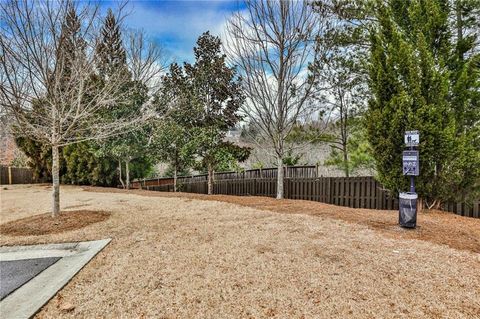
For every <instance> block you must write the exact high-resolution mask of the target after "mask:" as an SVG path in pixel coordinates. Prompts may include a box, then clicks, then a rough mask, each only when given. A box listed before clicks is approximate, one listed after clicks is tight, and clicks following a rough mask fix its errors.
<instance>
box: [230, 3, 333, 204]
mask: <svg viewBox="0 0 480 319" xmlns="http://www.w3.org/2000/svg"><path fill="white" fill-rule="evenodd" d="M245 4H246V10H245V12H243V11H242V12H239V13H237V14H235V15H234V16H233V17H232V18H231V19H230V20H229V23H228V26H227V28H228V31H229V35H230V38H229V41H228V43H227V44H226V48H227V53H228V54H229V56H230V58H231V59H232V62H233V64H235V65H236V66H237V70H238V71H239V73H240V74H241V75H242V80H243V82H242V84H243V89H244V92H245V95H246V97H247V103H245V104H244V106H243V110H244V112H245V114H247V115H248V118H249V120H250V123H251V125H253V126H255V127H256V128H258V129H259V131H260V133H261V134H259V135H260V137H261V138H263V139H265V140H266V141H268V142H269V144H270V146H271V147H272V148H273V149H274V151H275V154H274V156H275V157H276V159H277V167H278V178H277V198H283V179H284V178H283V177H284V176H283V160H284V157H285V156H286V153H287V151H288V147H286V145H285V144H286V139H287V136H288V135H289V134H290V132H291V130H292V128H293V127H294V126H295V125H296V123H297V122H298V121H299V120H300V119H302V118H304V117H307V116H308V115H309V113H312V111H313V109H312V108H310V107H309V101H310V100H311V98H312V96H313V94H314V89H313V88H314V86H313V84H314V81H313V79H314V78H315V76H316V74H315V73H314V72H312V73H311V74H310V76H307V73H308V64H309V63H310V62H311V61H314V60H321V59H320V56H321V55H324V54H325V52H326V51H327V50H326V49H327V46H326V44H324V43H319V42H317V43H316V42H315V40H316V39H317V38H318V37H319V35H321V34H322V32H324V31H325V28H327V27H328V21H327V19H322V18H323V16H322V11H321V10H317V12H314V10H313V8H312V6H311V5H310V4H309V3H308V1H249V0H247V1H245Z"/></svg>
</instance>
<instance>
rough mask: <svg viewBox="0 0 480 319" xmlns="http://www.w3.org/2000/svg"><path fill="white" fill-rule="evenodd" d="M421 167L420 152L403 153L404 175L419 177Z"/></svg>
mask: <svg viewBox="0 0 480 319" xmlns="http://www.w3.org/2000/svg"><path fill="white" fill-rule="evenodd" d="M419 166H420V165H419V160H418V151H403V175H409V176H418V175H419V172H420V169H419V168H420V167H419Z"/></svg>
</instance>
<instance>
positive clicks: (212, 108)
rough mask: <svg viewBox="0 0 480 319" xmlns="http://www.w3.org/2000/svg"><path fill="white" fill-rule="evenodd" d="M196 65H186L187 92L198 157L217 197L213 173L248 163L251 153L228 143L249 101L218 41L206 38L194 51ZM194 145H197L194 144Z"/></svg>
mask: <svg viewBox="0 0 480 319" xmlns="http://www.w3.org/2000/svg"><path fill="white" fill-rule="evenodd" d="M194 53H195V63H194V64H193V65H192V64H189V63H185V66H184V69H185V76H186V80H187V88H188V90H190V92H192V93H191V97H192V99H191V100H190V102H189V103H190V104H189V105H190V106H191V107H192V106H193V108H194V110H195V113H196V116H195V117H194V126H195V128H196V132H197V133H196V134H195V136H196V140H195V142H194V143H195V145H196V154H197V155H198V156H199V157H200V158H201V159H202V161H201V164H202V166H203V167H205V168H206V170H207V172H208V193H209V194H212V193H213V173H214V170H216V169H218V168H219V167H220V164H222V163H225V161H227V162H229V161H230V160H234V159H237V160H240V161H243V160H245V159H246V158H247V157H248V155H249V149H247V148H241V147H238V146H235V145H234V144H232V143H227V142H224V138H225V134H226V132H227V131H228V129H230V128H232V127H234V126H235V124H236V123H238V121H240V119H241V117H240V115H239V113H238V110H239V108H240V107H241V105H242V104H243V102H244V100H245V98H244V95H243V92H242V90H241V87H240V81H241V80H240V79H239V78H238V77H237V75H236V72H235V69H234V68H231V67H228V66H227V65H226V63H225V58H226V56H225V54H223V53H222V51H221V42H220V39H219V38H218V37H215V36H212V35H210V33H209V32H205V33H204V34H202V35H201V36H200V37H199V38H198V40H197V46H196V47H195V48H194ZM192 143H193V141H192Z"/></svg>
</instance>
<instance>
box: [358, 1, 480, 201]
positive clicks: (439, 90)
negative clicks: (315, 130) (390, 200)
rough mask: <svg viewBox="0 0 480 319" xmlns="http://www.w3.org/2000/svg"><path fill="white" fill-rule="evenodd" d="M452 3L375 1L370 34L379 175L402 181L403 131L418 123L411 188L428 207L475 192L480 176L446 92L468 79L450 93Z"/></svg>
mask: <svg viewBox="0 0 480 319" xmlns="http://www.w3.org/2000/svg"><path fill="white" fill-rule="evenodd" d="M450 10H451V6H449V5H448V3H447V2H446V1H439V0H423V1H420V0H412V1H401V0H392V1H390V2H388V3H386V4H385V3H383V2H381V1H378V2H377V10H376V17H375V18H376V20H377V21H378V22H377V23H378V25H377V26H376V27H375V28H374V29H373V31H372V34H371V54H370V89H371V92H372V95H373V98H372V99H371V100H370V102H369V109H368V113H367V121H368V124H367V128H368V135H369V140H370V142H371V144H372V147H373V154H374V157H375V160H376V163H377V165H376V168H377V172H378V174H379V178H380V180H381V182H382V183H383V184H384V185H385V186H386V187H387V188H388V189H390V190H392V191H393V192H395V193H397V192H400V191H404V190H407V189H408V186H407V185H408V178H407V177H405V176H403V175H402V166H401V163H402V159H401V156H402V151H403V150H404V142H403V134H404V132H405V131H406V130H412V129H417V130H419V131H420V141H421V142H420V145H419V150H420V176H419V178H417V179H416V181H417V182H416V185H417V192H418V193H419V195H420V196H421V197H422V198H423V199H424V200H426V202H427V204H428V205H429V206H430V207H431V206H437V207H438V205H439V204H440V203H441V202H442V201H448V200H454V199H465V198H466V197H467V196H468V195H472V194H474V193H475V189H476V190H478V186H479V184H478V181H479V177H480V156H479V154H480V153H479V148H478V144H477V146H475V145H474V144H473V145H472V144H470V142H469V141H471V140H470V139H469V137H468V134H463V133H459V132H465V129H466V127H465V124H463V123H462V122H461V121H459V116H458V114H456V113H458V112H460V113H461V114H462V115H466V114H465V112H464V111H463V110H461V111H458V110H459V107H458V105H456V103H455V102H454V100H455V99H452V97H454V96H463V94H464V93H466V91H468V90H472V87H471V86H470V87H467V88H466V90H465V88H463V89H461V91H462V92H463V93H461V94H460V93H456V94H452V93H454V92H455V87H456V86H457V85H456V84H455V81H452V80H451V79H452V68H451V63H450V61H451V59H452V56H455V55H457V56H458V54H455V46H454V45H452V34H451V25H450V23H451V20H449V15H450V13H451V11H450ZM477 67H478V66H477ZM457 89H459V88H458V86H457ZM465 118H469V119H472V116H471V115H466V116H465ZM474 123H475V122H474ZM476 126H477V129H478V120H477V122H476ZM476 138H477V139H478V135H477V137H476Z"/></svg>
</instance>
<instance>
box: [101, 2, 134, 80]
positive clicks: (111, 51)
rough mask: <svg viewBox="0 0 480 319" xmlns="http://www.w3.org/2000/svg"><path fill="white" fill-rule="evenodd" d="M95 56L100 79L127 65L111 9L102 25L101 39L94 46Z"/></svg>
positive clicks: (117, 26)
mask: <svg viewBox="0 0 480 319" xmlns="http://www.w3.org/2000/svg"><path fill="white" fill-rule="evenodd" d="M96 56H97V67H98V73H99V75H100V76H101V77H102V78H105V77H106V76H108V75H109V74H112V73H113V72H115V71H117V70H118V69H120V68H125V65H126V63H127V58H126V53H125V48H124V47H123V43H122V33H121V31H120V26H119V25H118V22H117V19H116V18H115V16H114V14H113V12H112V10H111V9H108V13H107V16H106V18H105V21H104V24H103V28H102V39H101V41H100V42H99V43H98V44H97V46H96Z"/></svg>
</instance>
